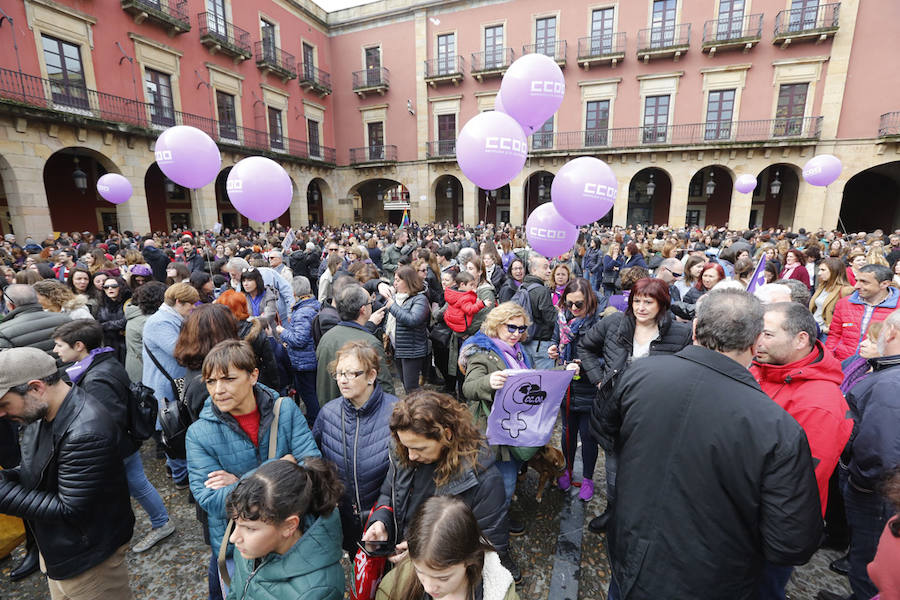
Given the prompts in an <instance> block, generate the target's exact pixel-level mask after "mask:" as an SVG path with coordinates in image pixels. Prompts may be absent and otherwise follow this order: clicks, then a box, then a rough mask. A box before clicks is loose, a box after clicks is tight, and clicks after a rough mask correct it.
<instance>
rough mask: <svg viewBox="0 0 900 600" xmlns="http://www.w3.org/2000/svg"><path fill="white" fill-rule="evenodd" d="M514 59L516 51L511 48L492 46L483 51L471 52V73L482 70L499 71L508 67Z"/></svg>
mask: <svg viewBox="0 0 900 600" xmlns="http://www.w3.org/2000/svg"><path fill="white" fill-rule="evenodd" d="M514 60H516V53H515V51H514V50H513V49H512V48H494V49H493V50H485V51H484V52H473V53H472V69H471V71H472V73H481V72H483V71H501V70H504V69H508V68H509V65H511V64H512V63H513V61H514Z"/></svg>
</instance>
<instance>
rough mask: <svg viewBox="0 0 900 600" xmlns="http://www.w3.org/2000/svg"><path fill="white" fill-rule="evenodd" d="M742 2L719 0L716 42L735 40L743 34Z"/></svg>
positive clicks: (737, 0)
mask: <svg viewBox="0 0 900 600" xmlns="http://www.w3.org/2000/svg"><path fill="white" fill-rule="evenodd" d="M743 31H744V0H719V19H718V22H717V23H716V39H717V40H736V39H738V38H741V37H743V35H744V33H743Z"/></svg>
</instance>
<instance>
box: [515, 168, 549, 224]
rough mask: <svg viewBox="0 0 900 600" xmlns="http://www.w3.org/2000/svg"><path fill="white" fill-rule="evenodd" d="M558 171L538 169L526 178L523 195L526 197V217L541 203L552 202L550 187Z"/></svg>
mask: <svg viewBox="0 0 900 600" xmlns="http://www.w3.org/2000/svg"><path fill="white" fill-rule="evenodd" d="M554 177H556V173H554V172H552V171H547V170H544V169H536V170H534V171H532V172H531V173H529V174H528V176H527V177H526V178H525V184H524V185H523V186H522V192H523V193H522V195H523V197H524V199H525V218H526V219H527V218H528V215H530V214H531V211H533V210H534V209H535V208H537V207H538V206H540V205H541V204H544V203H547V202H550V187H551V186H552V185H553V178H554Z"/></svg>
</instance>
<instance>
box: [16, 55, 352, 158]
mask: <svg viewBox="0 0 900 600" xmlns="http://www.w3.org/2000/svg"><path fill="white" fill-rule="evenodd" d="M28 109H32V110H31V112H29V110H28ZM3 110H7V111H9V112H11V113H12V114H16V115H19V116H27V117H28V118H37V119H44V120H48V121H56V122H62V123H67V124H69V125H73V126H75V127H93V128H96V129H101V130H106V131H112V132H115V133H124V134H128V135H142V136H145V137H147V138H151V139H155V138H156V137H157V136H158V135H159V133H160V132H161V131H162V130H163V129H165V128H167V127H171V126H172V125H190V126H192V127H196V128H197V129H200V130H202V131H205V132H206V133H207V134H208V135H209V136H210V137H212V138H213V139H214V140H215V141H216V142H218V143H219V144H220V145H223V146H233V147H236V148H237V149H238V150H239V151H243V152H247V150H248V149H250V150H253V151H254V152H263V153H265V154H267V155H269V156H271V157H272V158H274V159H276V160H290V159H295V160H302V161H312V162H316V163H326V164H331V165H333V164H335V162H336V155H337V153H336V151H335V149H334V148H328V147H324V146H321V145H319V144H314V145H309V144H308V143H307V142H304V141H302V140H295V139H292V138H287V137H283V136H278V135H275V136H272V135H270V134H269V132H266V131H257V130H254V129H247V128H244V127H240V126H238V125H237V124H236V123H225V122H219V121H217V120H215V119H211V118H209V117H204V116H201V115H194V114H190V113H185V112H181V111H176V110H174V109H173V108H172V107H171V106H164V105H157V104H153V103H149V102H140V101H138V100H135V99H133V98H123V97H121V96H113V95H112V94H104V93H102V92H98V91H97V90H92V89H89V88H87V87H84V86H75V85H66V84H63V83H61V82H57V81H52V80H50V79H42V78H40V77H36V76H33V75H25V74H21V75H20V74H19V73H18V72H16V71H13V70H10V69H0V111H3ZM38 111H40V112H38Z"/></svg>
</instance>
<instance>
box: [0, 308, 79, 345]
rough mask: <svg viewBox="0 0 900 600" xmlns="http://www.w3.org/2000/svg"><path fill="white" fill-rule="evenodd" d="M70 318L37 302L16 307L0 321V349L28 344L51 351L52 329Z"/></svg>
mask: <svg viewBox="0 0 900 600" xmlns="http://www.w3.org/2000/svg"><path fill="white" fill-rule="evenodd" d="M71 320H72V319H71V317H69V315H68V314H66V313H55V312H49V311H45V310H44V309H42V308H41V306H40V305H39V304H29V305H27V306H20V307H17V308H15V309H13V310H12V311H10V313H9V314H8V315H6V317H5V318H4V319H3V322H2V323H0V350H5V349H7V348H22V347H24V346H30V347H32V348H39V349H40V350H43V351H44V352H51V351H52V350H53V337H52V334H53V330H54V329H56V328H57V327H59V326H60V325H62V324H63V323H68V322H69V321H71Z"/></svg>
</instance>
